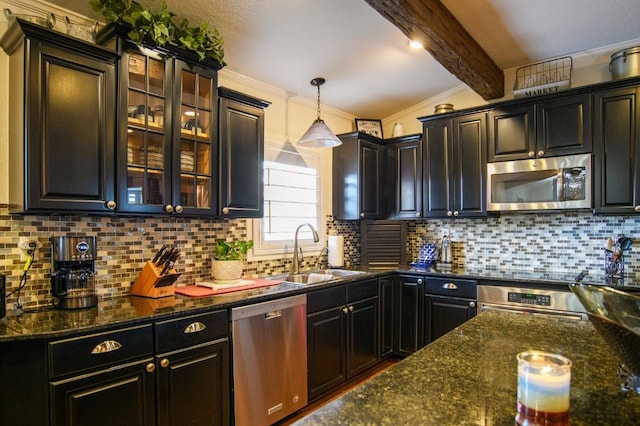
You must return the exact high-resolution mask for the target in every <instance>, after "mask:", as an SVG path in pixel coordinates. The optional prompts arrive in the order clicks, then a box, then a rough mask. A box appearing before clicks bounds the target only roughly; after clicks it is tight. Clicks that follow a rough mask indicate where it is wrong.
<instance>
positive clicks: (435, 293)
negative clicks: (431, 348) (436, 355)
mask: <svg viewBox="0 0 640 426" xmlns="http://www.w3.org/2000/svg"><path fill="white" fill-rule="evenodd" d="M477 287H478V285H477V283H476V281H473V280H461V279H455V280H451V279H445V278H427V279H426V284H425V298H424V343H425V345H426V344H429V343H431V342H433V341H434V340H436V339H437V338H439V337H441V336H444V335H445V334H447V333H448V332H450V331H451V330H453V329H454V328H456V327H457V326H459V325H461V324H463V323H465V322H467V321H468V320H470V319H471V318H473V317H474V316H476V315H477V311H478V290H477Z"/></svg>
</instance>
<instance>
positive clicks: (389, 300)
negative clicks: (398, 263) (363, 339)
mask: <svg viewBox="0 0 640 426" xmlns="http://www.w3.org/2000/svg"><path fill="white" fill-rule="evenodd" d="M378 281H379V284H380V290H379V298H380V320H379V324H380V358H381V359H383V358H388V357H389V356H391V355H393V341H394V337H395V334H396V332H395V326H394V325H395V323H394V311H395V294H394V284H393V283H394V278H392V277H384V278H380V279H379V280H378Z"/></svg>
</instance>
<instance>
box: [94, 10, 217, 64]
mask: <svg viewBox="0 0 640 426" xmlns="http://www.w3.org/2000/svg"><path fill="white" fill-rule="evenodd" d="M89 4H90V5H91V7H92V9H93V10H94V11H96V12H99V13H101V14H102V16H104V19H105V21H106V22H107V24H110V23H114V24H118V25H121V26H124V27H126V28H127V29H128V32H127V36H128V37H129V39H131V41H133V42H134V43H138V44H142V43H143V42H144V41H151V42H152V43H154V44H156V45H157V46H165V45H175V46H178V47H180V48H182V49H185V50H188V51H191V52H194V53H195V54H196V55H197V56H198V58H199V60H200V61H204V60H206V59H213V60H215V61H216V62H218V64H219V65H220V67H222V66H224V65H225V62H224V47H223V41H222V38H221V37H220V34H219V33H218V29H217V28H215V27H212V28H211V29H210V28H209V26H208V24H207V23H206V22H203V23H202V24H200V26H196V27H191V26H189V21H188V20H186V19H183V20H182V22H181V23H180V25H176V24H175V23H174V22H173V18H174V17H175V14H174V13H173V12H171V11H169V10H167V3H166V1H164V0H163V2H162V7H161V9H160V11H159V12H154V11H151V10H149V9H146V8H144V7H143V6H142V5H141V4H140V3H138V2H137V1H135V0H90V1H89Z"/></svg>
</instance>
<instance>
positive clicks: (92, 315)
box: [0, 264, 640, 342]
mask: <svg viewBox="0 0 640 426" xmlns="http://www.w3.org/2000/svg"><path fill="white" fill-rule="evenodd" d="M351 269H358V270H361V271H364V272H365V274H359V275H353V276H349V277H344V278H340V279H337V280H332V281H328V282H321V283H316V284H296V283H290V282H283V283H281V284H278V285H273V286H270V287H261V288H256V289H253V290H244V291H237V292H232V293H225V294H220V295H215V296H207V297H199V298H194V297H187V296H181V295H175V296H169V297H164V298H160V299H149V298H145V297H139V296H123V297H114V298H106V299H100V301H99V303H98V306H97V307H93V308H88V309H79V310H68V311H65V310H59V309H53V308H50V307H49V308H44V309H39V310H37V311H35V312H24V313H22V314H18V313H16V312H9V314H8V315H7V317H6V318H4V319H0V342H3V341H11V340H23V339H40V338H56V337H62V336H66V335H70V334H77V333H78V332H79V331H82V332H93V331H98V330H101V329H106V328H109V327H113V326H127V325H129V324H137V323H142V322H145V321H154V320H158V319H165V318H170V317H172V316H178V315H184V314H189V313H194V314H196V313H199V312H204V311H207V310H212V309H227V308H232V307H235V306H241V305H246V304H249V303H259V302H263V301H268V300H273V299H277V298H282V297H287V296H293V295H296V294H302V293H306V292H309V291H312V290H316V289H319V288H324V287H329V286H334V285H344V284H346V283H349V282H351V281H354V280H361V279H363V278H374V277H380V276H384V275H387V274H391V273H404V274H413V275H415V274H419V275H425V276H447V277H458V278H468V279H475V280H480V282H481V283H484V284H486V283H493V284H496V283H499V284H500V283H502V284H507V283H508V284H512V285H516V286H517V285H527V286H534V287H536V286H551V287H553V288H558V287H563V288H564V289H565V290H568V287H567V285H568V284H570V283H572V282H573V281H574V278H575V276H574V274H569V273H565V274H562V273H553V274H549V273H545V272H536V271H512V270H504V269H495V268H471V267H460V266H454V267H452V266H451V265H443V264H438V265H437V266H436V267H434V268H431V269H428V270H419V269H413V268H411V267H409V266H408V265H407V266H403V267H399V268H392V269H387V270H369V269H366V268H359V267H358V266H354V267H353V268H351ZM584 282H585V283H590V284H603V283H604V282H603V277H593V276H588V278H587V279H585V281H584ZM613 284H618V283H613ZM625 284H626V285H625V286H624V287H620V286H616V285H612V286H613V287H616V288H620V289H622V290H640V287H633V286H630V284H631V282H630V281H627V282H626V283H625Z"/></svg>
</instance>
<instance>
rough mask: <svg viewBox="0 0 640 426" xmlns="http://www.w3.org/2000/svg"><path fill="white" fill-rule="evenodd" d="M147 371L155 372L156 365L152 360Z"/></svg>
mask: <svg viewBox="0 0 640 426" xmlns="http://www.w3.org/2000/svg"><path fill="white" fill-rule="evenodd" d="M146 369H147V373H153V372H154V371H156V365H155V364H154V363H152V362H150V363H149V364H147V368H146Z"/></svg>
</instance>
